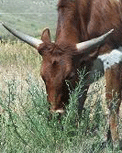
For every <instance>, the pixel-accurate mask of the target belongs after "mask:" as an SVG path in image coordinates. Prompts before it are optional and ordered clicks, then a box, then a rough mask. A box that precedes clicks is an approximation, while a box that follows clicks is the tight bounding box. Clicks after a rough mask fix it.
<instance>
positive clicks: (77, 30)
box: [2, 0, 122, 142]
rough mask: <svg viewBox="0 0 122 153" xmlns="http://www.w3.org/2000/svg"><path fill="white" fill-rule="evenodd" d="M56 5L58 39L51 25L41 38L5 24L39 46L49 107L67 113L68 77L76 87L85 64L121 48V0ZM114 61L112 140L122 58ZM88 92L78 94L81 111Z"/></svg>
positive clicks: (109, 77)
mask: <svg viewBox="0 0 122 153" xmlns="http://www.w3.org/2000/svg"><path fill="white" fill-rule="evenodd" d="M57 7H58V21H57V29H56V39H55V42H52V41H51V36H50V30H49V29H48V28H47V29H45V30H44V31H43V33H42V36H41V40H39V39H36V38H33V37H31V36H28V35H26V34H23V33H21V32H19V31H16V30H14V29H12V28H10V27H9V26H7V25H6V24H5V23H2V25H3V26H4V27H5V28H6V29H7V30H8V31H10V32H11V33H12V34H14V35H15V36H16V37H18V38H19V39H21V40H23V41H25V42H26V43H28V44H29V45H31V46H33V47H34V48H36V49H37V50H38V52H39V54H40V55H41V56H42V58H43V62H42V66H41V76H42V78H43V80H44V82H45V85H46V91H47V95H48V96H47V99H48V101H49V103H50V104H51V108H50V111H51V112H58V113H64V108H65V105H66V104H67V102H68V99H69V90H68V87H67V84H66V80H69V81H70V82H71V84H72V87H75V85H76V82H77V81H78V73H77V70H81V68H83V67H84V66H85V67H86V71H87V72H89V71H91V68H92V66H93V62H94V60H95V59H96V58H97V57H98V55H100V56H101V59H104V58H103V55H104V54H108V55H111V53H110V52H111V51H113V50H117V51H118V52H119V49H118V48H119V47H120V46H121V45H122V0H101V1H100V0H59V2H58V5H57ZM111 29H114V31H113V30H111ZM108 31H109V32H108ZM115 55H116V53H115ZM106 56H107V55H106ZM106 56H105V57H106ZM113 58H114V57H113ZM105 59H106V58H105ZM103 61H104V60H103ZM105 61H106V60H105ZM111 63H113V64H112V65H110V64H109V62H107V63H106V64H107V65H109V66H106V69H105V78H106V100H107V103H108V108H109V110H110V115H109V126H110V131H111V136H112V140H113V142H117V141H118V140H119V134H118V128H117V119H118V114H119V106H120V103H121V88H122V87H121V84H122V83H121V80H122V79H121V74H122V73H121V71H122V66H121V60H120V62H116V61H115V62H111ZM104 65H105V64H104ZM85 79H86V80H88V79H89V76H88V75H87V76H86V78H85ZM88 88H89V84H88V83H86V84H85V85H84V91H87V90H88ZM86 94H87V92H84V94H83V95H82V97H81V98H79V105H78V109H79V112H80V111H82V109H83V106H84V102H85V99H86ZM116 94H117V95H118V98H117V100H116V108H115V109H114V110H113V107H112V100H113V99H114V97H115V95H116Z"/></svg>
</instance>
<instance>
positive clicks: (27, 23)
mask: <svg viewBox="0 0 122 153" xmlns="http://www.w3.org/2000/svg"><path fill="white" fill-rule="evenodd" d="M56 5H57V0H51V1H48V0H35V1H34V0H23V1H18V0H9V1H8V0H3V1H2V0H1V1H0V21H3V22H6V23H7V24H8V25H10V26H11V27H13V28H16V29H18V30H20V31H23V32H25V33H27V34H30V35H33V36H40V34H41V32H42V30H43V29H44V28H45V27H49V28H50V30H51V32H52V37H53V39H54V35H55V29H56V21H57V6H56ZM0 35H1V36H3V37H4V38H5V39H6V38H8V37H10V38H11V37H12V38H13V36H11V35H10V34H9V33H8V32H7V31H6V30H5V29H4V28H3V27H2V25H0Z"/></svg>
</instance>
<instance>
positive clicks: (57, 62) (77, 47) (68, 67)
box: [3, 24, 113, 113]
mask: <svg viewBox="0 0 122 153" xmlns="http://www.w3.org/2000/svg"><path fill="white" fill-rule="evenodd" d="M3 26H4V27H5V28H6V29H7V30H9V31H10V32H11V33H12V34H14V35H15V36H16V37H18V38H19V39H21V40H23V41H25V42H26V43H28V44H29V45H31V46H33V47H34V48H36V49H37V50H38V52H39V53H40V54H41V55H42V58H43V62H42V67H41V76H42V78H43V80H44V82H45V85H46V90H47V94H48V101H49V103H50V104H51V111H56V112H60V113H62V112H63V108H64V105H65V104H66V103H67V102H68V98H69V97H68V88H67V85H66V80H69V81H70V82H71V83H72V85H73V86H74V85H75V82H76V81H77V68H79V66H80V65H81V64H82V62H89V61H90V60H92V61H93V58H94V57H96V56H97V54H98V51H96V50H95V49H96V48H97V47H99V46H100V45H101V44H103V43H104V42H105V39H106V38H107V37H108V36H109V35H110V33H111V32H112V31H113V30H111V31H109V32H108V33H106V34H104V35H102V36H100V37H98V38H95V39H92V40H89V41H85V42H82V43H78V44H69V43H68V44H67V42H64V43H61V44H60V43H59V42H58V43H57V42H55V43H54V42H51V38H50V31H49V29H45V30H44V31H43V33H42V37H41V40H38V39H36V38H33V37H31V36H28V35H25V34H23V33H21V32H18V31H16V30H13V29H11V28H9V27H8V26H6V25H5V24H3Z"/></svg>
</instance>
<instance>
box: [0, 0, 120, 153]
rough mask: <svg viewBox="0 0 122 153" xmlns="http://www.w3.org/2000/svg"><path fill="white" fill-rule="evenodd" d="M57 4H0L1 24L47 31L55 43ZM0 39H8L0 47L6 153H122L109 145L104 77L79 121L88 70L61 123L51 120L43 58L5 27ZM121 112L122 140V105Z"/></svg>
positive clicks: (1, 147)
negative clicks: (43, 72) (81, 96)
mask: <svg viewBox="0 0 122 153" xmlns="http://www.w3.org/2000/svg"><path fill="white" fill-rule="evenodd" d="M56 4H57V0H51V1H48V0H35V1H34V0H22V1H18V0H0V21H3V22H6V23H7V24H8V25H10V26H11V27H16V29H18V30H21V31H23V32H25V33H27V34H30V35H33V36H36V37H38V38H39V37H40V33H41V31H42V30H43V28H45V27H47V26H48V27H49V28H50V30H51V34H52V38H53V39H54V36H55V29H56V21H57V10H56ZM47 10H48V11H47ZM23 25H24V26H23ZM0 36H2V37H3V38H4V40H6V43H5V44H4V43H3V44H1V43H0V152H1V153H16V152H17V153H21V152H22V153H23V152H24V153H74V152H75V153H113V152H115V153H121V152H122V151H120V150H119V149H118V147H117V146H112V143H111V142H107V143H105V136H106V132H107V129H108V123H107V120H106V118H107V117H108V114H109V112H108V110H107V108H106V102H105V95H104V94H105V79H104V77H102V78H100V79H99V80H98V81H95V83H93V84H92V85H91V86H90V89H89V92H88V97H87V100H86V103H85V108H84V110H83V112H82V115H81V116H78V112H77V99H78V95H79V92H80V93H83V92H84V91H82V87H83V86H84V83H85V82H84V81H85V80H84V75H85V74H84V71H82V72H78V73H79V77H80V82H79V83H78V84H77V87H76V89H75V90H74V91H73V92H70V100H69V102H70V104H69V105H68V106H66V113H65V114H64V116H62V117H61V120H60V122H59V121H58V117H59V116H58V114H54V115H53V118H52V120H50V114H49V110H48V109H49V104H48V103H47V100H46V96H47V95H46V91H45V86H44V82H43V81H42V79H41V77H40V67H41V61H42V58H41V56H40V55H39V54H38V53H37V51H36V50H35V49H33V48H32V47H30V46H28V45H26V44H24V43H22V42H20V41H15V37H13V36H12V35H11V34H9V33H8V32H7V31H6V30H5V29H4V28H3V27H2V26H1V25H0ZM9 39H10V40H9ZM98 77H99V74H96V78H98ZM96 78H95V80H97V79H96ZM69 90H70V89H69ZM120 109H121V113H120V119H119V131H120V137H121V139H122V105H121V108H120Z"/></svg>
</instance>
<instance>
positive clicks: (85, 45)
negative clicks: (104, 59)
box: [76, 29, 114, 54]
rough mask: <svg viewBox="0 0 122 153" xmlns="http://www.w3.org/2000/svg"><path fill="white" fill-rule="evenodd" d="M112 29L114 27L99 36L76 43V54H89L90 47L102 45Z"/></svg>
mask: <svg viewBox="0 0 122 153" xmlns="http://www.w3.org/2000/svg"><path fill="white" fill-rule="evenodd" d="M113 31H114V29H111V30H110V31H109V32H107V33H105V34H103V35H102V36H100V37H97V38H94V39H91V40H88V41H85V42H81V43H78V44H76V48H77V50H78V52H77V53H76V54H82V53H86V54H89V53H90V51H91V50H92V49H95V48H96V47H98V46H100V45H102V44H103V43H104V42H105V40H106V39H107V38H108V37H109V36H110V34H111V33H112V32H113Z"/></svg>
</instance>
